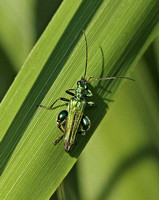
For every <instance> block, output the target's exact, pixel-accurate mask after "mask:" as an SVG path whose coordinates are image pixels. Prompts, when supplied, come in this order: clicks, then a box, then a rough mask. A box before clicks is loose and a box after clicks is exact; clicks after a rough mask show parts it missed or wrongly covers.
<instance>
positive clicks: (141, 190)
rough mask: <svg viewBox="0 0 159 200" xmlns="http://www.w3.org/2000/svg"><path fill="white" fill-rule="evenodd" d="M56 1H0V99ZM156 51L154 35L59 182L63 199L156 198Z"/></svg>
mask: <svg viewBox="0 0 159 200" xmlns="http://www.w3.org/2000/svg"><path fill="white" fill-rule="evenodd" d="M61 2H62V1H61V0H47V1H43V0H32V1H31V0H14V1H11V0H6V1H5V2H4V1H1V2H0V100H2V99H3V97H4V95H5V94H6V92H7V90H8V88H9V86H10V85H11V83H12V81H13V80H14V78H15V77H16V74H17V73H18V71H19V70H20V67H21V66H22V64H23V63H24V61H25V59H26V58H27V56H28V54H29V52H30V50H31V49H32V47H33V46H34V44H35V42H36V41H37V40H38V38H39V37H40V35H41V34H42V32H43V31H44V29H45V27H46V26H47V24H48V22H49V20H50V19H51V18H52V16H53V15H54V13H55V12H56V10H57V8H58V7H59V6H60V4H61ZM10 10H12V12H10ZM158 52H159V39H156V40H155V41H154V42H153V44H151V46H150V47H149V48H148V49H147V51H146V52H145V54H144V56H143V57H142V59H141V60H140V62H139V63H138V64H137V66H136V68H135V70H134V71H133V72H132V73H131V75H130V76H131V78H134V79H135V82H134V83H132V82H129V81H128V82H124V83H127V84H125V85H123V86H122V87H121V89H120V92H119V93H118V94H119V95H118V97H117V98H116V100H115V101H114V102H113V103H112V105H111V109H110V110H109V112H108V114H107V117H106V119H104V120H103V121H102V122H101V124H100V126H99V127H98V129H97V133H96V134H94V135H93V137H92V138H91V140H90V141H89V143H88V145H87V146H86V148H85V149H84V151H83V153H82V154H81V156H80V158H79V160H78V162H77V164H76V165H75V166H74V167H73V169H72V171H71V172H70V173H69V174H68V176H67V177H66V179H65V180H64V182H63V191H64V193H65V199H73V200H76V199H77V200H104V199H106V200H127V199H129V200H142V199H144V200H157V199H159V111H158V110H159V91H158V90H159V76H158V75H159V73H158V70H159V58H158ZM56 195H57V194H54V195H53V196H52V198H51V199H57V196H56Z"/></svg>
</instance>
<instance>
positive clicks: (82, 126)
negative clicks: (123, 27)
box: [38, 31, 133, 152]
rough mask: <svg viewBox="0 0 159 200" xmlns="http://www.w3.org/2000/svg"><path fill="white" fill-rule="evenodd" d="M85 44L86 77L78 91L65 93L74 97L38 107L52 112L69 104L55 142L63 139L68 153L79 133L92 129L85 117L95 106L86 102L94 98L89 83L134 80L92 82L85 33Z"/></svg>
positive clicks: (58, 119) (80, 83)
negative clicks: (86, 110) (59, 133)
mask: <svg viewBox="0 0 159 200" xmlns="http://www.w3.org/2000/svg"><path fill="white" fill-rule="evenodd" d="M83 34H84V38H85V43H86V64H85V72H84V76H83V77H82V78H81V80H79V81H77V86H76V89H68V90H66V91H65V92H66V93H67V94H69V95H71V96H72V98H71V99H67V98H63V97H60V98H58V99H57V100H56V101H54V102H53V103H52V104H51V106H49V107H47V106H43V105H38V106H39V107H41V108H45V109H47V110H52V109H53V106H54V105H55V103H56V102H58V101H65V102H67V103H68V107H67V110H62V111H61V112H60V113H59V114H58V116H57V120H56V122H57V126H58V128H59V129H60V130H61V131H62V134H61V135H60V136H59V137H58V138H57V139H56V140H55V142H54V144H57V143H58V142H59V141H60V140H61V138H63V141H64V149H65V150H66V151H67V152H68V151H69V150H70V149H71V148H72V145H73V144H74V143H75V140H76V136H77V133H80V134H82V135H85V134H86V132H87V131H88V130H89V129H90V127H91V121H90V119H89V118H88V116H85V115H84V110H85V107H86V106H94V105H95V103H94V102H92V101H86V99H87V98H89V97H92V96H93V94H92V92H91V91H90V90H89V88H88V83H89V82H92V81H100V80H110V79H117V78H125V79H129V80H133V79H131V78H128V77H106V78H100V79H94V80H91V79H92V78H93V77H92V76H91V77H89V78H88V79H86V72H87V61H88V45H87V38H86V34H85V32H84V31H83Z"/></svg>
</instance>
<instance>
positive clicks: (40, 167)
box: [0, 0, 159, 200]
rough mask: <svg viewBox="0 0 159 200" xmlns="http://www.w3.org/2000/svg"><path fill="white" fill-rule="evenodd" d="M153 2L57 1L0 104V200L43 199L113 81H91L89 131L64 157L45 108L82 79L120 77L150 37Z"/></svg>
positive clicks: (96, 117)
mask: <svg viewBox="0 0 159 200" xmlns="http://www.w3.org/2000/svg"><path fill="white" fill-rule="evenodd" d="M158 19H159V2H158V1H157V0H149V1H146V2H145V1H144V0H143V1H138V2H137V1H135V2H134V1H126V0H125V1H123V0H122V1H115V2H114V1H76V3H75V1H74V0H69V1H64V2H63V4H62V5H61V7H60V9H59V10H58V12H57V13H56V14H55V16H54V17H53V19H52V20H51V22H50V24H49V26H48V27H47V29H46V31H45V32H44V34H43V35H42V37H41V38H40V40H39V41H38V43H37V44H36V45H35V47H34V48H33V50H32V52H31V53H30V55H29V56H28V59H27V60H26V62H25V64H24V66H23V68H22V70H21V71H20V73H19V74H18V76H17V78H16V80H15V81H14V83H13V84H12V86H11V88H10V90H9V91H8V93H7V95H6V96H5V98H4V100H3V102H2V104H1V107H0V113H1V115H0V124H1V127H0V135H1V149H2V151H1V152H2V154H1V174H2V186H3V187H2V189H1V191H2V193H1V194H2V199H16V200H17V199H28V198H29V199H49V197H50V196H51V195H52V193H53V192H54V191H55V190H56V188H57V187H58V186H59V184H60V182H61V181H62V180H63V178H64V177H65V176H66V175H67V173H68V172H69V171H70V169H71V168H72V166H73V165H74V163H75V162H76V160H77V158H78V157H79V155H80V153H81V151H82V150H83V148H84V147H85V145H86V143H87V142H88V140H89V138H90V137H91V135H92V134H93V132H94V131H95V129H96V127H97V126H98V125H99V123H100V121H101V120H102V118H103V117H104V116H105V114H106V112H107V109H108V104H109V101H105V99H109V100H111V99H112V98H113V97H114V95H115V93H116V91H117V89H118V88H119V84H120V82H121V80H116V81H103V82H99V83H96V82H94V83H93V84H92V85H93V87H92V88H91V89H92V91H93V94H94V96H95V97H94V99H95V101H96V103H97V105H98V107H97V108H92V109H91V110H88V116H89V117H90V119H91V121H92V127H91V130H90V132H89V133H88V134H87V135H86V136H85V137H82V136H81V137H79V138H78V140H77V143H78V145H76V146H74V148H73V150H72V151H71V152H70V153H66V152H65V151H64V148H63V144H62V141H61V142H60V143H59V144H58V145H56V146H54V145H53V141H54V140H55V139H56V137H57V136H58V135H59V134H60V131H59V130H58V128H57V127H56V116H57V114H58V112H59V111H60V110H61V109H65V107H60V108H58V105H57V107H56V109H54V110H53V111H47V110H44V109H40V108H38V109H37V105H38V104H43V105H50V104H51V103H52V102H53V101H54V100H55V99H57V98H58V97H62V96H64V97H66V96H67V95H65V93H64V91H65V90H66V89H68V88H74V87H75V86H76V81H77V80H78V79H80V78H81V76H83V73H84V66H85V40H84V37H83V34H82V31H81V30H82V29H84V30H85V32H86V35H87V40H88V51H89V58H88V71H87V77H89V76H91V75H93V76H94V77H96V78H99V77H106V76H119V75H120V76H124V75H126V74H127V72H128V70H129V69H130V67H132V66H133V65H134V64H135V63H136V62H137V60H138V59H139V58H140V56H141V55H142V53H143V52H144V51H145V49H146V48H147V46H148V45H149V44H150V42H151V41H152V40H153V39H154V37H155V36H156V35H157V33H158V27H157V25H158V24H157V23H158Z"/></svg>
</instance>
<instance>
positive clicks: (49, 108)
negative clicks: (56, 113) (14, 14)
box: [38, 97, 70, 110]
mask: <svg viewBox="0 0 159 200" xmlns="http://www.w3.org/2000/svg"><path fill="white" fill-rule="evenodd" d="M59 100H60V101H67V102H69V101H70V100H69V99H66V98H63V97H60V98H58V99H56V101H54V102H53V103H52V104H51V106H49V107H48V106H43V105H38V107H41V108H45V109H47V110H52V109H53V106H54V104H55V103H56V102H57V101H59Z"/></svg>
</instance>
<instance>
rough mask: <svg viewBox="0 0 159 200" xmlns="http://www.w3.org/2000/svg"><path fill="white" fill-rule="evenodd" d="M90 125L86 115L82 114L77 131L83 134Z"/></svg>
mask: <svg viewBox="0 0 159 200" xmlns="http://www.w3.org/2000/svg"><path fill="white" fill-rule="evenodd" d="M90 127H91V121H90V119H89V118H88V117H87V116H83V117H82V119H81V123H80V127H79V131H78V133H80V134H82V135H85V134H86V132H87V131H88V130H89V129H90Z"/></svg>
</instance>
